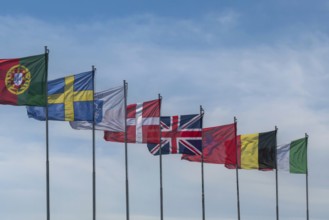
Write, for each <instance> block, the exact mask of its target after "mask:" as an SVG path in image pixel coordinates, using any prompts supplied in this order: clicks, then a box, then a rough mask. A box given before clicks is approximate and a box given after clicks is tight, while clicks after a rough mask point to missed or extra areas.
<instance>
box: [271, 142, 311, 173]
mask: <svg viewBox="0 0 329 220" xmlns="http://www.w3.org/2000/svg"><path fill="white" fill-rule="evenodd" d="M276 155H277V166H278V170H283V171H289V172H290V173H302V174H306V171H307V138H301V139H298V140H295V141H292V142H290V143H289V144H284V145H280V146H278V148H277V152H276Z"/></svg>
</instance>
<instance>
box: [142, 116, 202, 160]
mask: <svg viewBox="0 0 329 220" xmlns="http://www.w3.org/2000/svg"><path fill="white" fill-rule="evenodd" d="M201 119H202V116H201V115H181V116H171V117H170V116H166V117H161V121H160V124H161V154H192V155H201V151H202V149H201V148H202V123H201ZM147 147H148V149H149V151H150V153H151V154H153V155H159V154H160V144H148V145H147Z"/></svg>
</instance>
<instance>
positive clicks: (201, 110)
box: [200, 105, 204, 115]
mask: <svg viewBox="0 0 329 220" xmlns="http://www.w3.org/2000/svg"><path fill="white" fill-rule="evenodd" d="M200 113H201V114H202V115H203V114H204V109H203V108H202V105H200Z"/></svg>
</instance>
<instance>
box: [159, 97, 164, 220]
mask: <svg viewBox="0 0 329 220" xmlns="http://www.w3.org/2000/svg"><path fill="white" fill-rule="evenodd" d="M159 102H160V118H159V125H160V126H159V137H160V142H159V156H160V157H159V163H160V219H161V220H163V187H162V146H161V102H162V96H161V95H160V94H159Z"/></svg>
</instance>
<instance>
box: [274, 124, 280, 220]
mask: <svg viewBox="0 0 329 220" xmlns="http://www.w3.org/2000/svg"><path fill="white" fill-rule="evenodd" d="M277 134H278V127H277V126H275V191H276V220H279V184H278V161H277V147H278V146H277Z"/></svg>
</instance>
